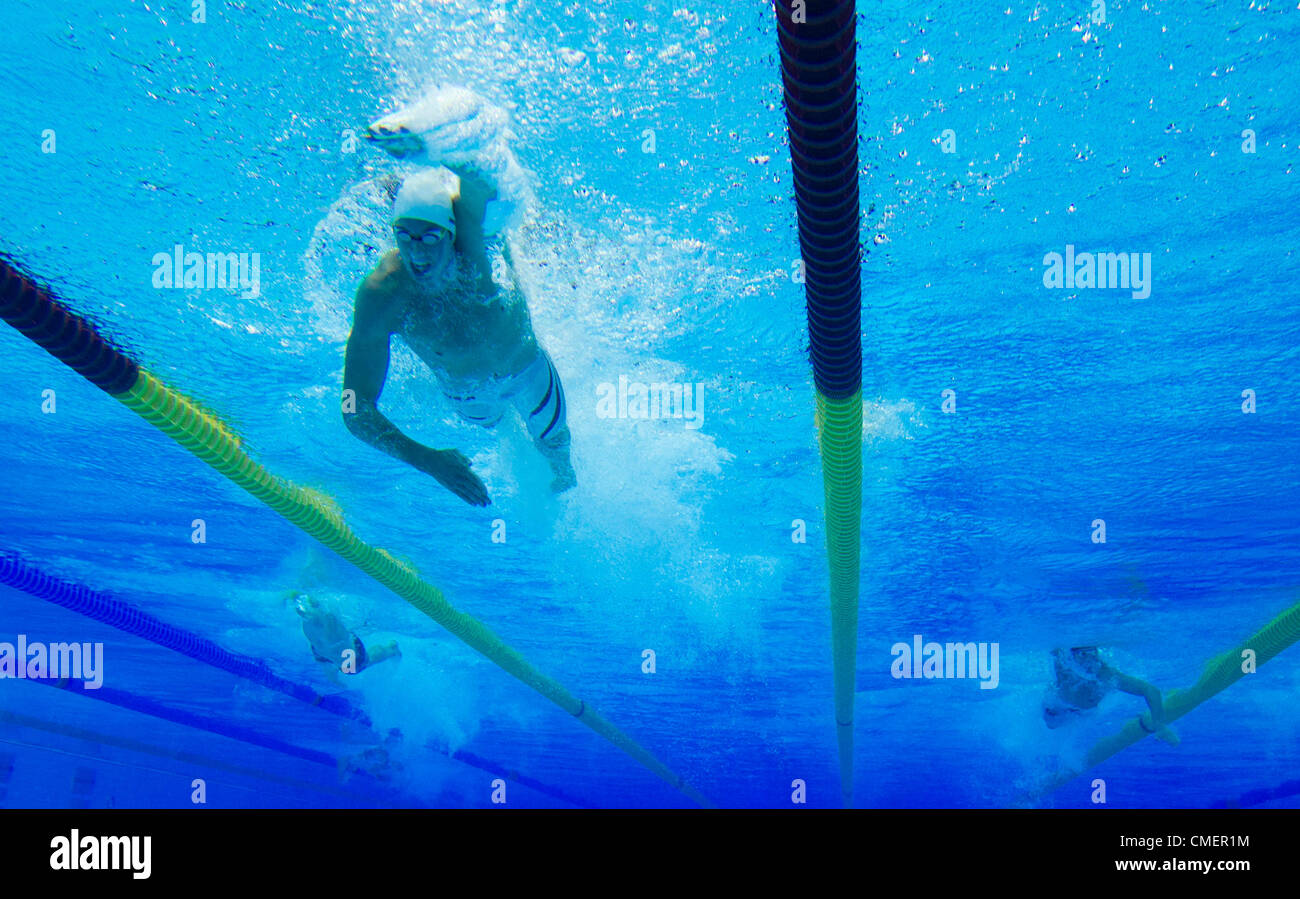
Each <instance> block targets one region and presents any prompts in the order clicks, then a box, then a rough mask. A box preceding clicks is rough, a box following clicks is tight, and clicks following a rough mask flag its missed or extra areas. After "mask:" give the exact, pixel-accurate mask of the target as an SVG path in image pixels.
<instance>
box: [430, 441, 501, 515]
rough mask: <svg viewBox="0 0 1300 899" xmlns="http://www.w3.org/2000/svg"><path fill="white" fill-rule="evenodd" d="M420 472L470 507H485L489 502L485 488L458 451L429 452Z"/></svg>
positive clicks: (467, 461) (462, 454)
mask: <svg viewBox="0 0 1300 899" xmlns="http://www.w3.org/2000/svg"><path fill="white" fill-rule="evenodd" d="M420 470H421V471H423V472H424V473H425V474H427V475H430V476H431V477H433V478H434V480H436V481H437V482H438V483H439V484H441V485H442V486H444V487H446V488H447V489H448V490H450V491H451V492H452V493H454V494H456V495H457V496H459V497H460V498H461V499H463V500H464V501H465V502H467V503H469V504H470V505H471V506H486V505H488V504H489V503H490V502H491V501H490V500H489V499H488V492H487V488H486V487H484V486H483V482H482V481H481V480H479V477H478V475H476V474H474V472H473V471H472V470H471V469H470V467H469V459H466V458H465V455H464V453H461V452H460V451H459V450H454V449H451V450H430V451H429V455H428V457H427V458H426V459H425V460H423V464H421V465H420Z"/></svg>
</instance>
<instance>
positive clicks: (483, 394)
mask: <svg viewBox="0 0 1300 899" xmlns="http://www.w3.org/2000/svg"><path fill="white" fill-rule="evenodd" d="M443 392H444V393H445V394H446V396H447V398H448V399H449V400H451V401H452V404H453V405H454V406H455V408H456V412H457V414H459V415H460V417H461V418H463V419H465V420H466V421H468V422H471V423H473V424H476V425H481V426H482V427H485V428H492V427H495V426H496V425H497V424H498V423H499V422H500V421H501V418H502V416H503V415H505V412H506V409H507V407H509V406H511V405H513V406H514V407H515V408H516V409H518V410H519V415H520V416H521V417H522V418H523V420H524V423H525V424H526V425H527V427H528V433H529V435H530V436H531V437H532V438H533V440H535V441H536V442H537V443H539V444H541V445H543V446H544V447H547V448H559V447H561V446H567V445H568V443H569V439H570V438H569V427H568V423H567V421H566V417H565V416H566V411H567V410H566V404H565V401H564V388H563V387H562V386H561V384H560V376H559V374H558V373H557V372H556V371H555V365H554V364H552V362H551V359H550V357H549V356H548V355H547V354H546V353H545V352H544V351H541V350H539V351H538V353H537V358H536V359H534V360H533V361H532V363H530V364H529V365H528V367H527V368H525V369H524V370H523V371H521V372H519V373H518V374H516V375H513V376H511V377H507V378H502V379H500V380H492V381H486V382H478V383H473V384H470V383H465V382H459V383H451V382H448V381H445V380H444V381H443Z"/></svg>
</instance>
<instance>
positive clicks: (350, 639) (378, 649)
mask: <svg viewBox="0 0 1300 899" xmlns="http://www.w3.org/2000/svg"><path fill="white" fill-rule="evenodd" d="M292 599H293V604H294V609H295V610H296V611H297V612H298V617H300V618H301V619H302V632H303V635H304V636H305V637H306V638H307V642H308V643H310V644H311V651H312V655H314V656H315V657H316V661H318V662H321V663H322V664H325V665H329V666H330V667H331V668H334V669H336V670H338V671H340V672H342V673H343V674H360V673H361V672H362V671H364V670H365V669H366V668H369V667H371V666H372V665H378V664H379V663H380V662H382V661H384V660H385V659H391V658H401V656H402V651H401V650H400V649H398V648H397V643H396V641H392V642H389V643H385V644H384V645H383V646H375V647H371V648H370V649H369V650H367V649H366V645H365V644H364V643H362V642H361V638H360V637H358V636H357V635H356V634H354V633H352V631H350V630H348V629H347V627H346V626H345V625H344V624H343V622H342V620H341V619H340V618H339V616H337V615H335V614H334V613H333V612H331V611H329V610H328V609H326V608H325V607H324V606H323V605H321V603H320V602H319V601H318V600H316V599H315V598H314V597H312V596H309V595H308V594H306V593H302V592H299V593H295V594H293V596H292ZM348 652H351V653H352V654H353V655H352V657H351V658H350V659H349V658H348V656H347V655H346V653H348ZM349 662H351V664H349Z"/></svg>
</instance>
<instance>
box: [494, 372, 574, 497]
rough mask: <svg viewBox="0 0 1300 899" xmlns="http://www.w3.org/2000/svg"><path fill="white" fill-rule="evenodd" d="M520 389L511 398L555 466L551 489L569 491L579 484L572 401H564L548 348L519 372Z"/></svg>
mask: <svg viewBox="0 0 1300 899" xmlns="http://www.w3.org/2000/svg"><path fill="white" fill-rule="evenodd" d="M519 381H520V382H521V383H520V386H519V389H518V390H517V391H515V392H513V394H512V397H511V399H512V400H513V402H514V404H515V408H516V409H518V410H519V414H520V415H521V416H523V419H524V423H525V424H526V425H527V426H528V434H529V436H531V437H532V438H533V445H534V446H536V447H537V450H538V452H540V453H541V454H542V457H543V458H545V459H546V461H547V462H548V463H550V466H551V472H552V473H553V474H554V475H555V480H553V481H552V482H551V489H552V490H554V491H555V492H556V493H561V492H563V491H565V490H568V489H569V488H570V487H572V486H574V485H575V484H577V483H578V479H577V476H576V475H575V474H574V472H573V463H572V462H571V461H570V459H569V444H570V442H571V439H572V438H571V437H570V435H569V424H568V419H567V413H568V404H567V403H566V402H565V401H564V386H563V385H562V384H561V383H560V374H559V372H557V371H556V370H555V366H554V365H553V364H552V363H551V357H550V356H548V355H547V354H546V353H545V352H544V351H541V352H539V353H538V357H537V361H535V362H534V363H533V364H532V365H530V366H529V367H528V368H526V369H524V371H523V372H521V373H520V375H519Z"/></svg>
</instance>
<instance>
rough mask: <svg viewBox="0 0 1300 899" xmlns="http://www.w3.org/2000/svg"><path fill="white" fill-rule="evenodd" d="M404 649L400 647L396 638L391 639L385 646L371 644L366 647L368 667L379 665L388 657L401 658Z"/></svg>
mask: <svg viewBox="0 0 1300 899" xmlns="http://www.w3.org/2000/svg"><path fill="white" fill-rule="evenodd" d="M401 657H402V650H401V649H399V648H398V646H397V641H396V640H390V641H389V642H387V643H385V644H384V645H383V646H369V647H367V648H366V667H371V666H374V665H378V664H379V663H380V662H383V661H385V660H387V659H400V658H401Z"/></svg>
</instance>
